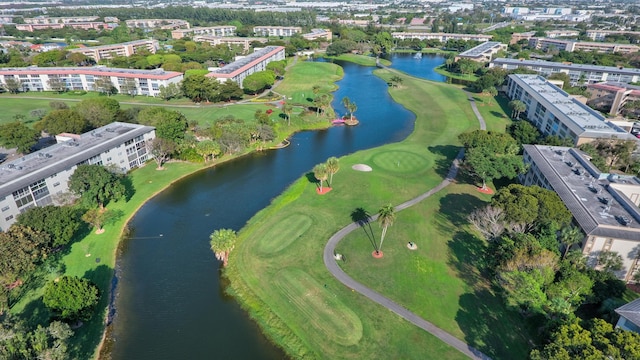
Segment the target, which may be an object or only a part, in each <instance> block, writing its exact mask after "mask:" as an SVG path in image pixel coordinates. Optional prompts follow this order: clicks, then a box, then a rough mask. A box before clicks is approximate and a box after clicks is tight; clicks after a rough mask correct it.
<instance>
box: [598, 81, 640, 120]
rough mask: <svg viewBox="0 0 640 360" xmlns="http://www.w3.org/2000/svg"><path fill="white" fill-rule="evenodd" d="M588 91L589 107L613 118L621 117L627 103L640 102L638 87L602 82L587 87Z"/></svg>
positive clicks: (639, 88) (639, 87)
mask: <svg viewBox="0 0 640 360" xmlns="http://www.w3.org/2000/svg"><path fill="white" fill-rule="evenodd" d="M587 90H588V91H589V94H590V96H589V100H587V105H589V106H591V107H592V108H594V109H598V110H600V111H602V112H606V113H608V114H609V115H613V116H617V115H619V114H620V111H621V110H622V108H623V107H624V106H625V105H626V104H627V103H629V102H631V101H638V100H640V86H636V85H629V84H624V83H616V82H602V83H597V84H589V85H587ZM638 110H640V109H638Z"/></svg>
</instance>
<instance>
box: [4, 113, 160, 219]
mask: <svg viewBox="0 0 640 360" xmlns="http://www.w3.org/2000/svg"><path fill="white" fill-rule="evenodd" d="M154 138H155V129H154V128H153V127H150V126H144V125H138V124H128V123H121V122H114V123H111V124H109V125H106V126H103V127H101V128H98V129H96V130H93V131H91V132H88V133H84V134H82V135H79V136H70V137H67V141H64V142H61V143H58V144H55V145H52V146H49V147H47V148H44V149H42V150H40V151H37V152H34V153H31V154H28V155H26V156H23V157H21V158H19V159H16V160H13V161H10V162H6V163H3V164H2V165H0V230H6V229H8V228H9V226H11V224H13V223H14V222H15V221H16V218H17V217H18V215H19V214H21V213H23V212H24V211H26V210H27V209H30V208H32V207H35V206H46V205H51V204H53V205H59V204H60V203H61V202H62V197H61V196H62V195H63V194H65V193H68V192H69V186H68V181H69V178H70V177H71V175H72V174H73V172H74V171H75V170H76V168H77V167H78V165H81V164H98V165H105V166H107V165H111V166H113V167H115V168H116V169H119V170H120V171H122V172H127V171H129V170H131V169H133V168H136V167H138V166H140V165H142V164H144V163H145V162H146V161H147V160H148V159H149V158H151V157H152V155H151V154H150V153H148V152H147V147H146V143H147V142H148V141H150V140H152V139H154Z"/></svg>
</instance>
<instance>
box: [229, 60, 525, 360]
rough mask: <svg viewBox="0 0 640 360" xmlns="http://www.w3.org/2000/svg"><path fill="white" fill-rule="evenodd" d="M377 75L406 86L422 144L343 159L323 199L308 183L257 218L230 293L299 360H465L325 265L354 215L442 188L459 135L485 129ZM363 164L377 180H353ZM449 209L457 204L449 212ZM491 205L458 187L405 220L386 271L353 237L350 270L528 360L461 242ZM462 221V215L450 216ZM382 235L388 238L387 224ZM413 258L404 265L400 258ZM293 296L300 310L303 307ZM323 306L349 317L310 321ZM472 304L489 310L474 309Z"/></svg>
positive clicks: (474, 247)
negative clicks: (472, 216) (331, 241)
mask: <svg viewBox="0 0 640 360" xmlns="http://www.w3.org/2000/svg"><path fill="white" fill-rule="evenodd" d="M376 74H377V75H378V76H381V77H382V78H384V79H385V80H388V78H390V77H391V76H393V75H399V76H402V77H403V79H404V81H403V83H402V85H401V86H400V87H398V88H391V89H390V93H391V95H392V96H393V97H394V98H395V99H396V101H398V102H400V103H402V104H403V105H404V106H405V107H407V108H408V109H410V110H412V111H414V112H415V113H416V115H417V120H416V126H415V130H414V132H413V133H412V134H411V135H410V136H409V137H408V138H407V139H406V140H404V141H402V142H399V143H395V144H389V145H385V146H382V147H379V148H376V149H371V150H366V151H360V152H357V153H355V154H352V155H348V156H346V157H343V158H341V159H340V168H341V169H340V171H339V172H338V173H337V174H336V175H335V176H334V181H333V182H334V183H333V185H332V188H333V190H332V191H331V192H329V193H328V194H326V195H323V196H319V195H317V194H316V191H315V189H316V185H315V184H314V183H312V182H310V181H309V180H308V178H307V177H306V176H305V177H302V178H301V179H300V180H298V181H297V182H295V183H294V184H293V185H291V186H290V187H289V189H288V190H286V191H285V192H284V193H283V194H282V195H280V196H279V197H278V198H276V199H275V200H274V201H273V203H272V204H271V205H270V206H269V207H267V208H265V209H264V210H262V211H261V212H259V213H258V214H257V215H256V216H254V217H253V218H252V219H251V220H250V221H249V222H248V223H247V225H246V226H245V228H243V229H242V230H241V231H240V233H239V241H238V244H237V246H236V249H235V250H234V251H233V252H232V253H231V258H230V263H229V267H228V268H227V270H226V271H225V274H226V276H228V277H229V278H230V279H231V289H230V291H231V292H232V293H233V294H234V295H235V296H236V297H237V298H238V299H239V300H240V302H241V303H242V304H243V306H244V307H245V308H246V309H247V310H248V311H249V312H250V314H251V316H252V317H253V318H254V319H255V320H256V321H257V322H258V323H259V324H260V325H261V326H262V328H263V330H264V331H265V333H266V334H267V335H268V336H269V337H270V338H271V339H273V340H274V341H275V342H276V343H277V344H278V345H280V346H282V347H283V348H285V350H286V351H287V352H288V353H289V354H291V355H292V357H294V358H371V359H390V358H403V359H410V358H413V359H428V358H434V359H435V358H437V359H458V358H464V356H463V355H462V354H461V353H459V352H458V351H456V350H454V349H453V348H451V347H449V346H447V345H445V344H444V343H442V342H441V341H440V340H438V339H436V338H434V337H433V336H431V335H430V334H428V333H427V332H424V331H422V330H419V329H418V328H416V327H414V326H413V325H410V324H409V323H408V322H406V321H404V320H402V319H400V318H399V317H398V316H396V315H395V314H393V313H390V312H389V311H388V310H386V309H384V308H382V307H380V306H378V305H376V304H375V303H373V302H371V301H369V300H368V299H366V298H364V297H363V296H361V295H359V294H357V293H354V292H353V291H352V290H351V289H348V288H345V287H344V286H343V285H341V284H340V283H338V282H337V281H336V280H335V279H334V278H333V277H332V276H331V275H330V274H329V273H328V272H327V270H326V269H325V267H324V264H323V262H322V252H323V249H324V245H325V244H326V241H327V240H328V238H329V237H330V236H331V235H332V234H333V233H335V232H336V231H337V230H339V229H340V228H342V227H343V226H345V225H346V224H348V223H350V222H351V221H352V214H356V213H357V212H358V211H359V210H358V209H364V210H365V211H368V212H369V213H372V214H373V213H375V212H376V211H377V209H379V208H380V207H381V206H383V205H386V204H389V203H392V204H399V203H401V202H403V201H406V200H408V199H411V198H413V197H415V196H417V195H419V194H421V193H424V192H426V191H428V190H429V189H431V188H433V187H434V186H435V185H437V184H438V183H439V182H440V181H441V180H442V179H443V178H444V176H445V175H446V173H447V171H448V169H449V167H450V165H451V162H452V160H453V158H454V157H455V155H456V154H457V152H458V150H459V146H458V141H457V136H458V134H460V133H461V132H464V131H469V130H473V129H476V128H478V122H477V120H476V119H475V116H474V115H473V112H472V110H471V107H470V106H469V105H468V100H467V99H466V96H465V94H464V93H463V92H462V91H461V90H460V89H458V88H456V87H453V86H450V85H446V84H438V83H433V82H428V81H423V80H419V79H415V78H411V77H408V76H405V75H402V74H398V73H395V72H391V71H388V70H377V71H376ZM360 163H364V164H367V165H369V166H371V167H372V169H373V171H371V172H359V171H355V170H353V169H352V166H353V165H355V164H360ZM450 194H454V195H455V196H449V195H450ZM442 199H445V200H446V201H447V202H446V203H441V201H443V200H442ZM487 200H488V199H487V198H486V197H484V195H480V194H478V193H476V191H475V187H474V186H472V185H455V186H453V187H452V188H451V190H447V191H444V192H441V193H439V194H438V196H436V197H434V198H432V199H430V200H429V201H428V202H425V203H424V204H421V205H420V206H419V207H418V209H419V210H418V211H416V212H414V211H413V210H406V211H403V212H401V213H399V214H398V223H399V224H402V225H395V226H394V228H393V229H392V230H390V231H396V228H399V227H402V228H403V229H406V232H403V233H399V234H396V235H394V237H393V240H391V238H389V239H390V243H389V244H387V245H385V246H387V249H388V251H389V252H388V254H387V252H385V257H384V258H383V259H381V261H378V260H374V259H373V258H372V257H371V252H372V251H373V242H374V241H378V239H377V238H373V237H367V236H366V235H364V232H362V231H356V232H355V233H354V234H352V235H350V237H349V239H347V240H345V242H344V243H343V244H341V250H340V251H341V252H343V253H344V254H345V256H346V263H345V269H346V270H347V271H349V273H352V274H353V275H354V276H355V277H357V278H359V279H361V280H362V281H363V282H370V284H369V285H370V286H371V287H373V288H376V289H377V290H378V291H380V292H381V293H383V294H385V295H386V296H388V297H390V298H392V299H395V300H397V301H398V302H400V303H402V304H403V305H405V306H406V307H408V308H409V309H410V310H413V311H414V312H416V313H418V314H420V315H421V316H423V317H424V318H425V319H427V320H430V321H433V322H435V323H437V324H438V325H440V326H441V327H442V328H444V329H446V330H448V331H450V332H451V333H452V334H453V335H454V336H457V337H458V338H460V339H462V340H465V341H467V342H468V343H470V344H471V345H474V346H477V347H479V348H481V349H482V350H488V351H487V352H488V353H490V354H496V355H498V357H501V358H509V357H508V356H504V355H505V354H509V352H510V350H511V349H520V350H517V351H516V352H514V353H515V354H526V353H527V352H528V349H529V345H528V343H527V339H528V335H529V334H528V332H527V330H526V329H522V328H521V327H520V326H519V325H518V321H517V319H516V318H514V314H512V313H511V312H509V311H507V310H506V309H505V306H504V305H503V303H502V301H501V299H500V298H498V297H496V296H495V295H494V294H493V293H492V292H491V289H490V286H489V284H488V282H487V281H485V280H483V279H482V277H481V276H480V275H479V274H478V273H477V269H475V267H474V262H473V261H472V260H473V255H474V254H475V255H478V254H479V251H480V248H481V247H484V246H485V244H484V243H483V242H482V241H480V240H478V239H475V238H472V239H471V240H470V243H469V244H466V243H465V240H466V239H467V238H465V237H462V238H460V236H461V235H460V233H463V234H464V227H465V223H466V220H465V218H466V217H464V216H463V214H464V213H465V212H466V211H468V210H470V209H472V208H473V207H475V206H479V205H480V204H482V203H484V202H486V201H487ZM452 211H453V212H455V214H451V215H450V214H449V212H452ZM450 216H457V218H455V219H453V218H449V217H450ZM294 227H295V229H292V228H294ZM372 229H373V230H374V232H375V233H376V234H379V227H378V226H377V224H372ZM416 232H417V233H419V234H420V236H421V237H420V238H421V239H422V237H425V239H424V240H421V241H420V242H421V243H424V244H423V245H421V246H420V249H421V250H420V251H417V252H411V253H408V252H409V250H408V249H407V248H406V247H404V245H406V243H407V242H408V241H413V240H415V241H417V240H416V239H417V238H418V236H417V235H416ZM351 237H353V238H354V240H351ZM467 246H468V247H469V248H468V249H467ZM405 250H406V251H407V253H406V254H405V253H403V254H402V256H401V255H396V253H400V252H402V251H405ZM433 252H437V253H435V254H434V253H433ZM407 256H413V257H414V258H411V259H409V260H407ZM394 266H397V267H398V269H392V268H393V267H394ZM416 273H417V274H419V276H418V277H415V278H414V274H416ZM292 274H295V276H293V275H292ZM363 274H366V275H363ZM398 274H403V275H398ZM292 294H298V295H297V296H299V297H300V296H302V299H298V300H293V295H292ZM329 298H331V299H332V300H331V302H329V301H328V300H327V299H329ZM323 301H324V302H325V303H326V304H327V306H329V304H330V305H331V307H332V308H334V309H340V310H339V311H338V310H331V311H329V310H324V309H323V310H318V311H316V312H312V310H313V309H315V308H316V307H318V304H319V303H322V302H323ZM474 301H479V302H480V303H478V304H477V306H473V304H474ZM343 314H344V315H343ZM354 316H355V317H354ZM501 319H507V320H504V321H503V323H502V324H507V325H500V324H499V322H500V321H501ZM358 323H360V324H361V327H360V326H359V325H358ZM498 325H499V326H498ZM482 326H484V327H482ZM360 328H361V329H362V330H361V331H362V334H361V337H360V338H358V337H357V336H355V335H358V333H359V331H360ZM329 332H332V335H327V334H328V333H329ZM343 332H344V333H343ZM347 333H348V334H350V335H349V336H347V335H346V334H347ZM341 334H342V335H341ZM500 339H503V340H502V341H500Z"/></svg>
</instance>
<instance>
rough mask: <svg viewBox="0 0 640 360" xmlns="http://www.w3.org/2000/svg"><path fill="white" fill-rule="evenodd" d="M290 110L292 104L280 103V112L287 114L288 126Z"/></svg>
mask: <svg viewBox="0 0 640 360" xmlns="http://www.w3.org/2000/svg"><path fill="white" fill-rule="evenodd" d="M291 111H293V106H291V105H290V104H288V103H284V104H282V112H283V113H284V114H285V115H286V116H287V125H288V126H291Z"/></svg>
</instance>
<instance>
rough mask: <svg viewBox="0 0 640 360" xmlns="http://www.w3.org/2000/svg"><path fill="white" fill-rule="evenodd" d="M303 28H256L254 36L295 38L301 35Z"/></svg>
mask: <svg viewBox="0 0 640 360" xmlns="http://www.w3.org/2000/svg"><path fill="white" fill-rule="evenodd" d="M301 32H302V28H301V27H299V26H254V27H253V34H254V35H256V36H285V37H289V36H293V34H299V33H301Z"/></svg>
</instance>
